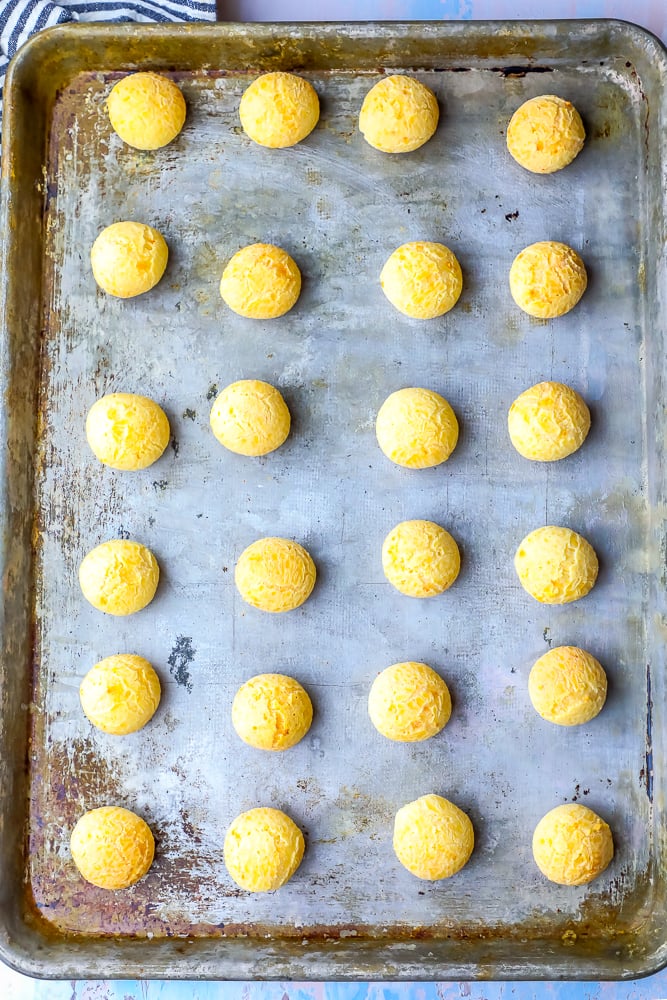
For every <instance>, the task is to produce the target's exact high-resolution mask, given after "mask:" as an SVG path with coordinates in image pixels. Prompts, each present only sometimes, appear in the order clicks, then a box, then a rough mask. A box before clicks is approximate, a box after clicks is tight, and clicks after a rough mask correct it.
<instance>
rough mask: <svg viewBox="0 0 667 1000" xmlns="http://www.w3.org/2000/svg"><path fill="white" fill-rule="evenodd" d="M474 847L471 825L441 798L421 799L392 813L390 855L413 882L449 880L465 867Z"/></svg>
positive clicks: (431, 796) (423, 797)
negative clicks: (392, 837) (392, 824)
mask: <svg viewBox="0 0 667 1000" xmlns="http://www.w3.org/2000/svg"><path fill="white" fill-rule="evenodd" d="M474 846H475V833H474V831H473V828H472V823H471V822H470V820H469V819H468V817H467V816H466V814H465V813H464V812H463V811H462V810H461V809H459V807H458V806H455V805H454V803H453V802H450V801H449V800H448V799H443V798H442V796H441V795H422V796H421V798H419V799H415V801H414V802H408V804H407V805H405V806H403V807H402V808H401V809H399V810H398V812H397V813H396V819H395V820H394V851H395V852H396V857H397V858H398V860H399V861H400V862H401V864H402V865H403V866H404V867H405V868H407V869H408V871H409V872H411V873H412V874H413V875H416V876H417V878H421V879H427V880H429V881H435V880H437V879H443V878H450V877H451V876H452V875H455V874H456V873H457V872H458V871H460V870H461V869H462V868H463V866H464V865H465V864H466V863H467V861H468V859H469V858H470V855H471V854H472V849H473V847H474Z"/></svg>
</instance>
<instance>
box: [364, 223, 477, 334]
mask: <svg viewBox="0 0 667 1000" xmlns="http://www.w3.org/2000/svg"><path fill="white" fill-rule="evenodd" d="M380 285H381V286H382V291H383V292H384V294H385V295H386V296H387V298H388V299H389V301H390V302H391V304H392V305H393V306H394V307H395V308H396V309H398V311H399V312H402V313H403V314H404V315H405V316H410V317H411V318H412V319H435V318H436V317H438V316H443V315H444V314H445V313H446V312H449V310H450V309H452V308H453V307H454V306H455V305H456V303H457V302H458V299H459V296H460V294H461V289H462V288H463V276H462V274H461V267H460V265H459V262H458V260H457V259H456V257H455V256H454V254H453V253H452V251H451V250H450V249H449V248H448V247H446V246H443V244H442V243H424V242H417V243H404V244H403V245H402V246H400V247H398V249H397V250H394V252H393V254H392V255H391V257H389V259H388V260H387V262H386V264H385V265H384V267H383V268H382V272H381V274H380Z"/></svg>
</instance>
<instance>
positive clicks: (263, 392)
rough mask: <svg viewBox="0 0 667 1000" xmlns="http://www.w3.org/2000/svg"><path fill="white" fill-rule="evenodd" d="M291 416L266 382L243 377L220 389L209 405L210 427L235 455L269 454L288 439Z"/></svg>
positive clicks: (276, 391) (281, 398)
mask: <svg viewBox="0 0 667 1000" xmlns="http://www.w3.org/2000/svg"><path fill="white" fill-rule="evenodd" d="M290 424H291V417H290V412H289V410H288V409H287V404H286V402H285V400H284V399H283V397H282V396H281V394H280V393H279V392H278V390H277V389H275V388H274V387H273V386H272V385H269V383H268V382H260V381H259V380H258V379H242V380H241V381H239V382H232V384H231V385H228V386H227V388H226V389H223V390H222V392H221V393H220V395H219V396H218V397H217V398H216V400H215V402H214V403H213V407H212V408H211V429H212V430H213V433H214V434H215V436H216V438H217V439H218V441H219V442H220V444H221V445H223V446H224V447H225V448H228V449H229V451H233V452H235V453H236V454H237V455H248V456H253V457H254V456H257V455H268V454H269V453H270V452H272V451H275V450H276V448H280V446H281V444H284V442H285V441H286V440H287V436H288V434H289V431H290Z"/></svg>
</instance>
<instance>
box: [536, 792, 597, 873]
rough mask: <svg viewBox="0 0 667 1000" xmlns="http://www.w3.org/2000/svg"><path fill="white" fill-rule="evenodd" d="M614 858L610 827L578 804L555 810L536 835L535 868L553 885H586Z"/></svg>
mask: <svg viewBox="0 0 667 1000" xmlns="http://www.w3.org/2000/svg"><path fill="white" fill-rule="evenodd" d="M613 856H614V841H613V838H612V835H611V830H610V829H609V826H608V825H607V824H606V823H605V821H604V820H603V819H601V818H600V817H599V816H598V815H597V813H594V812H593V810H592V809H588V808H587V807H586V806H582V805H579V804H578V803H576V802H568V803H566V804H565V805H561V806H556V808H555V809H552V810H551V811H550V812H548V813H547V814H546V816H543V817H542V819H541V820H540V822H539V823H538V824H537V826H536V827H535V832H534V833H533V857H534V858H535V864H536V865H537V867H538V868H539V869H540V871H541V872H542V874H543V875H546V877H547V878H548V879H549V881H550V882H556V883H557V884H558V885H586V884H587V883H588V882H592V881H593V879H595V878H597V877H598V875H601V874H602V872H603V871H604V870H605V868H607V866H608V865H609V863H610V861H611V859H612V858H613Z"/></svg>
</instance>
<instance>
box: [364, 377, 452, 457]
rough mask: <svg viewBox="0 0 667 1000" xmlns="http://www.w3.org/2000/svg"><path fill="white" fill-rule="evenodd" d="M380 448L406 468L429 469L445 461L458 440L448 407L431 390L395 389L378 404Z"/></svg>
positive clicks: (376, 426) (376, 431)
mask: <svg viewBox="0 0 667 1000" xmlns="http://www.w3.org/2000/svg"><path fill="white" fill-rule="evenodd" d="M375 433H376V435H377V440H378V444H379V445H380V448H381V449H382V451H383V452H384V454H385V455H386V456H387V458H389V459H391V461H392V462H396V464H397V465H402V466H404V467H405V468H406V469H429V468H431V467H432V466H434V465H440V464H441V463H442V462H446V461H447V459H448V458H449V456H450V455H451V453H452V452H453V451H454V448H455V447H456V442H457V441H458V439H459V422H458V420H457V419H456V415H455V413H454V411H453V410H452V408H451V406H450V405H449V403H448V402H447V400H446V399H445V398H444V396H441V395H440V394H439V393H437V392H433V391H432V390H431V389H414V388H413V389H399V390H398V391H397V392H392V394H391V396H388V397H387V399H385V401H384V403H383V404H382V406H381V407H380V409H379V411H378V415H377V420H376V421H375Z"/></svg>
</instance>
